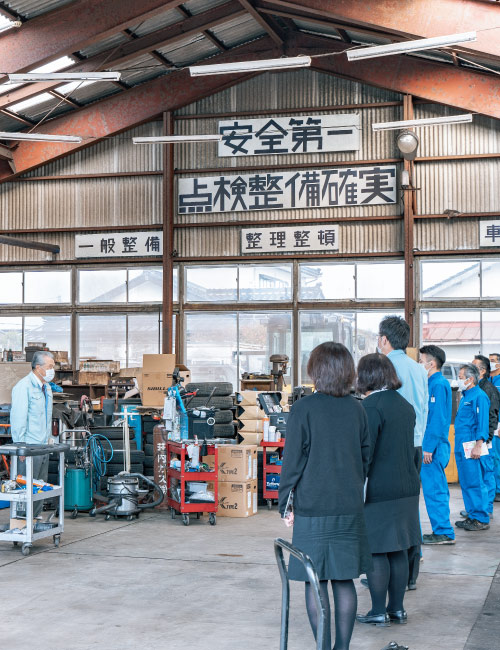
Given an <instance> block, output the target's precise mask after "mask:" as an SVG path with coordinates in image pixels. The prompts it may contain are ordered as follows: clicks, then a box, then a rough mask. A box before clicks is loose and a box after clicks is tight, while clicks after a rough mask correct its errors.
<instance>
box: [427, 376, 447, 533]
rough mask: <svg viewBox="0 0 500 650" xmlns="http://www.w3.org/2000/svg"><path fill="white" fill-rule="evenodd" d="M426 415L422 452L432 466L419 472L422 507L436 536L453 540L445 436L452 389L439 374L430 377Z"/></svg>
mask: <svg viewBox="0 0 500 650" xmlns="http://www.w3.org/2000/svg"><path fill="white" fill-rule="evenodd" d="M428 384H429V415H428V417H427V427H426V429H425V434H424V440H423V443H422V451H424V452H427V453H429V454H432V463H430V464H429V465H426V464H425V463H424V464H423V465H422V470H421V473H420V476H421V479H422V490H423V492H424V499H425V506H426V508H427V514H428V515H429V519H430V522H431V525H432V532H433V533H434V534H435V535H447V536H448V537H451V539H455V531H454V530H453V528H452V526H451V523H450V491H449V489H448V481H447V479H446V474H445V469H446V467H447V465H448V463H449V462H450V451H451V447H450V443H449V441H448V434H449V431H450V424H451V387H450V383H449V382H448V381H447V380H446V379H445V378H444V377H443V375H442V374H441V373H440V372H435V373H434V374H433V375H431V376H430V377H429V380H428Z"/></svg>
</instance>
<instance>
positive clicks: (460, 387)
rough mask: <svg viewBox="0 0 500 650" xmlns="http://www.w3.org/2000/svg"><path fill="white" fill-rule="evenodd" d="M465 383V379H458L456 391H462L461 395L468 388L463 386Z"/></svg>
mask: <svg viewBox="0 0 500 650" xmlns="http://www.w3.org/2000/svg"><path fill="white" fill-rule="evenodd" d="M466 381H467V380H466V379H458V390H460V391H462V393H463V392H464V391H466V390H467V389H468V386H466V385H465V382H466Z"/></svg>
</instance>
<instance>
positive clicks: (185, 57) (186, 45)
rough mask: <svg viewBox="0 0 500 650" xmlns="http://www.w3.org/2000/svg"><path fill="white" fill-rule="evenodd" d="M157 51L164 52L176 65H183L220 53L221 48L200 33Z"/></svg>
mask: <svg viewBox="0 0 500 650" xmlns="http://www.w3.org/2000/svg"><path fill="white" fill-rule="evenodd" d="M156 51H157V52H160V54H164V55H165V56H166V57H167V59H168V60H169V61H171V62H172V63H173V64H174V65H179V66H181V65H190V64H191V63H196V61H201V60H202V59H206V58H208V57H210V56H213V55H214V54H218V52H219V51H220V50H219V49H218V48H217V47H216V46H215V45H214V44H213V43H212V41H209V40H208V38H206V37H205V36H203V35H202V34H199V35H197V36H192V37H190V38H187V39H185V40H184V41H180V42H178V43H176V44H175V45H170V46H168V47H164V48H158V49H157V50H156Z"/></svg>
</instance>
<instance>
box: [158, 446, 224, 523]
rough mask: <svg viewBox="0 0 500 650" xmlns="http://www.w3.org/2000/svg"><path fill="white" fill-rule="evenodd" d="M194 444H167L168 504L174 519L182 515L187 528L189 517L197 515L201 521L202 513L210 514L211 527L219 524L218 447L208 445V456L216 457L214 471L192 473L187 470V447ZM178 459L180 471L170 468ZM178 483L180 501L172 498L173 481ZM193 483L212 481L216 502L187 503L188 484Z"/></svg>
mask: <svg viewBox="0 0 500 650" xmlns="http://www.w3.org/2000/svg"><path fill="white" fill-rule="evenodd" d="M190 444H192V441H189V442H188V441H186V440H184V441H182V442H174V441H173V440H169V441H168V442H167V495H168V496H167V503H168V505H169V507H170V512H171V513H172V519H175V515H176V514H177V513H179V514H181V515H182V522H183V524H184V525H185V526H189V515H190V514H196V518H197V519H199V518H200V516H201V513H203V512H208V513H209V518H208V521H209V523H210V525H211V526H215V524H216V523H217V516H216V514H215V513H216V512H217V508H218V503H219V501H218V494H217V493H218V485H217V484H218V480H217V475H218V473H217V467H218V453H217V445H210V444H208V443H207V454H206V455H207V456H214V470H213V471H211V472H191V471H189V469H187V468H186V461H188V460H189V456H188V452H187V447H188V445H190ZM172 459H177V460H179V461H180V469H174V468H173V467H170V461H171V460H172ZM173 480H175V481H177V487H178V489H179V490H180V501H176V500H175V499H174V498H172V490H171V487H172V481H173ZM193 481H200V482H202V481H210V482H211V483H213V485H214V502H213V503H186V483H187V482H189V483H191V482H193Z"/></svg>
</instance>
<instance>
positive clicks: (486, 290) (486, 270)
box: [481, 260, 500, 298]
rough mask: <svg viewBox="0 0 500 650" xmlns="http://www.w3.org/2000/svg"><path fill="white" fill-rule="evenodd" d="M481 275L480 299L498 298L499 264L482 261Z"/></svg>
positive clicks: (499, 283)
mask: <svg viewBox="0 0 500 650" xmlns="http://www.w3.org/2000/svg"><path fill="white" fill-rule="evenodd" d="M481 268H482V273H483V281H482V296H481V297H482V298H499V297H500V262H493V260H483V261H482V262H481Z"/></svg>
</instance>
